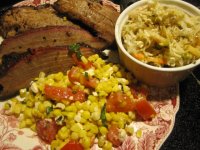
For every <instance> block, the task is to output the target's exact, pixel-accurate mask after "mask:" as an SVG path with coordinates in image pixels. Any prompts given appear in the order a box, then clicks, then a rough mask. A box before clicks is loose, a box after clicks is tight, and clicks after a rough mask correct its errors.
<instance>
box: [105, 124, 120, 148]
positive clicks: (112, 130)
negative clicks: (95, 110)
mask: <svg viewBox="0 0 200 150" xmlns="http://www.w3.org/2000/svg"><path fill="white" fill-rule="evenodd" d="M106 136H107V140H108V141H110V142H111V143H112V145H113V146H114V147H118V146H120V145H121V144H122V141H120V139H119V128H118V127H117V125H111V126H110V127H109V129H108V133H107V135H106Z"/></svg>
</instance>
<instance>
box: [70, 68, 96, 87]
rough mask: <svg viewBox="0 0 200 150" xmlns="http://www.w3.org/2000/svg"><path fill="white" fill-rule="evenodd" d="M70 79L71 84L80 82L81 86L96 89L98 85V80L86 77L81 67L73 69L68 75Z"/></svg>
mask: <svg viewBox="0 0 200 150" xmlns="http://www.w3.org/2000/svg"><path fill="white" fill-rule="evenodd" d="M68 78H69V81H70V82H71V83H74V82H79V83H80V84H82V85H84V86H86V87H90V88H95V87H96V86H97V83H98V80H97V79H96V78H93V77H89V76H85V75H84V74H83V71H82V70H81V69H80V68H79V67H73V68H71V70H70V71H69V73H68Z"/></svg>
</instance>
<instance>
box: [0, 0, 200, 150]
mask: <svg viewBox="0 0 200 150" xmlns="http://www.w3.org/2000/svg"><path fill="white" fill-rule="evenodd" d="M18 1H20V0H0V9H1V8H3V7H5V6H9V5H12V4H14V3H16V2H18ZM113 1H114V2H115V3H118V4H121V8H125V7H126V6H127V5H130V4H131V3H132V2H134V1H135V0H121V1H120V0H113ZM185 1H187V2H189V3H192V4H194V5H196V6H199V8H200V0H185ZM193 72H194V74H195V76H196V77H197V78H198V79H200V66H198V67H197V68H196V69H195V70H194V71H193ZM179 87H180V109H179V111H178V113H177V115H176V121H175V126H174V129H173V131H172V133H171V134H170V136H169V138H168V139H167V140H166V142H165V143H164V144H163V146H162V147H161V150H200V85H199V84H198V83H197V81H196V80H195V79H194V77H192V75H190V76H189V77H188V78H187V79H185V80H184V81H182V82H181V83H180V84H179Z"/></svg>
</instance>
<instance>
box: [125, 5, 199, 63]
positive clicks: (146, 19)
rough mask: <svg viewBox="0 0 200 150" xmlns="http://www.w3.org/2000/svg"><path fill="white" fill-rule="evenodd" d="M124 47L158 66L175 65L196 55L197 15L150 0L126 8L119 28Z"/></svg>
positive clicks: (188, 60)
mask: <svg viewBox="0 0 200 150" xmlns="http://www.w3.org/2000/svg"><path fill="white" fill-rule="evenodd" d="M122 42H123V45H124V47H125V49H126V50H127V51H128V52H129V53H130V54H131V55H132V56H134V57H135V58H137V59H139V60H140V61H142V62H144V63H147V64H150V65H153V66H158V67H179V66H184V65H188V64H190V63H194V62H195V61H196V60H197V59H199V58H200V16H194V15H190V14H188V13H186V12H184V11H183V10H181V9H180V8H178V7H172V6H166V5H162V4H160V3H159V2H156V1H150V2H149V3H148V4H147V5H145V6H142V7H139V8H136V9H134V10H133V11H131V12H130V14H129V17H128V20H127V21H126V23H125V25H124V26H123V29H122Z"/></svg>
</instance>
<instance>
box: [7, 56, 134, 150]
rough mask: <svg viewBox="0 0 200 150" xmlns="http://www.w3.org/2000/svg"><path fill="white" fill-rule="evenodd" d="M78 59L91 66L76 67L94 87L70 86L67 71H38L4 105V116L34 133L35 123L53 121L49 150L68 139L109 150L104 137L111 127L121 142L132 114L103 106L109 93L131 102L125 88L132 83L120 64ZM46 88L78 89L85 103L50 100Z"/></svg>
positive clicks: (129, 130)
mask: <svg viewBox="0 0 200 150" xmlns="http://www.w3.org/2000/svg"><path fill="white" fill-rule="evenodd" d="M81 60H82V62H83V63H87V62H91V63H92V64H93V67H91V68H89V69H82V68H81V67H78V68H79V69H80V70H81V73H82V75H84V76H85V77H86V78H95V79H96V83H97V84H96V86H95V87H93V88H91V87H88V86H86V85H84V84H81V83H82V82H81V81H80V82H74V83H72V82H71V81H70V79H69V71H68V72H67V73H62V72H58V73H55V74H50V75H45V73H44V72H41V73H40V74H39V77H37V78H35V80H34V81H32V82H31V83H30V87H29V88H28V89H21V90H20V92H19V95H18V96H17V97H14V98H12V99H11V102H7V103H6V104H5V105H4V109H5V110H7V113H9V114H12V115H15V116H17V117H19V118H20V123H19V128H30V129H31V130H33V131H35V132H37V131H38V130H37V121H38V120H42V119H45V120H54V121H55V123H56V125H58V126H59V128H58V131H57V133H56V136H55V139H53V140H52V141H51V142H50V143H49V144H50V145H51V149H52V150H60V149H62V147H63V146H64V145H66V143H68V142H69V141H71V140H74V141H78V142H79V143H80V144H81V145H82V147H83V148H84V149H90V148H91V147H92V146H93V144H94V143H96V144H98V146H99V147H100V148H102V149H105V150H110V149H112V147H113V146H114V145H113V143H112V142H111V141H110V140H108V138H107V137H108V135H107V134H108V132H109V127H110V126H111V125H115V126H117V128H118V129H119V130H118V131H119V140H120V141H121V142H123V140H124V139H125V138H126V137H127V136H130V135H132V134H133V132H134V131H133V128H131V127H130V126H129V125H130V123H132V122H133V121H134V120H135V112H134V111H129V112H108V111H107V110H106V107H105V106H106V103H107V98H108V96H109V95H110V94H111V93H113V92H119V91H120V92H123V93H124V94H126V95H127V97H129V98H130V99H133V95H132V93H131V90H130V86H129V85H131V84H133V82H134V83H135V82H136V80H135V79H134V78H133V76H132V75H131V74H130V73H129V72H127V71H125V69H124V68H122V67H121V66H120V65H118V64H117V65H116V64H112V63H106V61H105V60H103V59H101V58H100V57H99V56H98V55H97V54H95V55H92V56H90V57H88V58H87V59H86V58H85V57H84V56H82V57H81ZM72 68H73V67H72ZM46 85H48V86H53V87H61V88H67V87H70V88H72V89H73V90H74V89H75V90H76V89H78V90H82V91H84V93H86V100H84V101H78V100H77V101H73V102H71V101H70V97H68V99H69V100H65V99H61V100H56V98H55V99H52V98H50V97H48V96H47V95H46V93H45V86H46ZM38 134H39V133H38Z"/></svg>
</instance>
